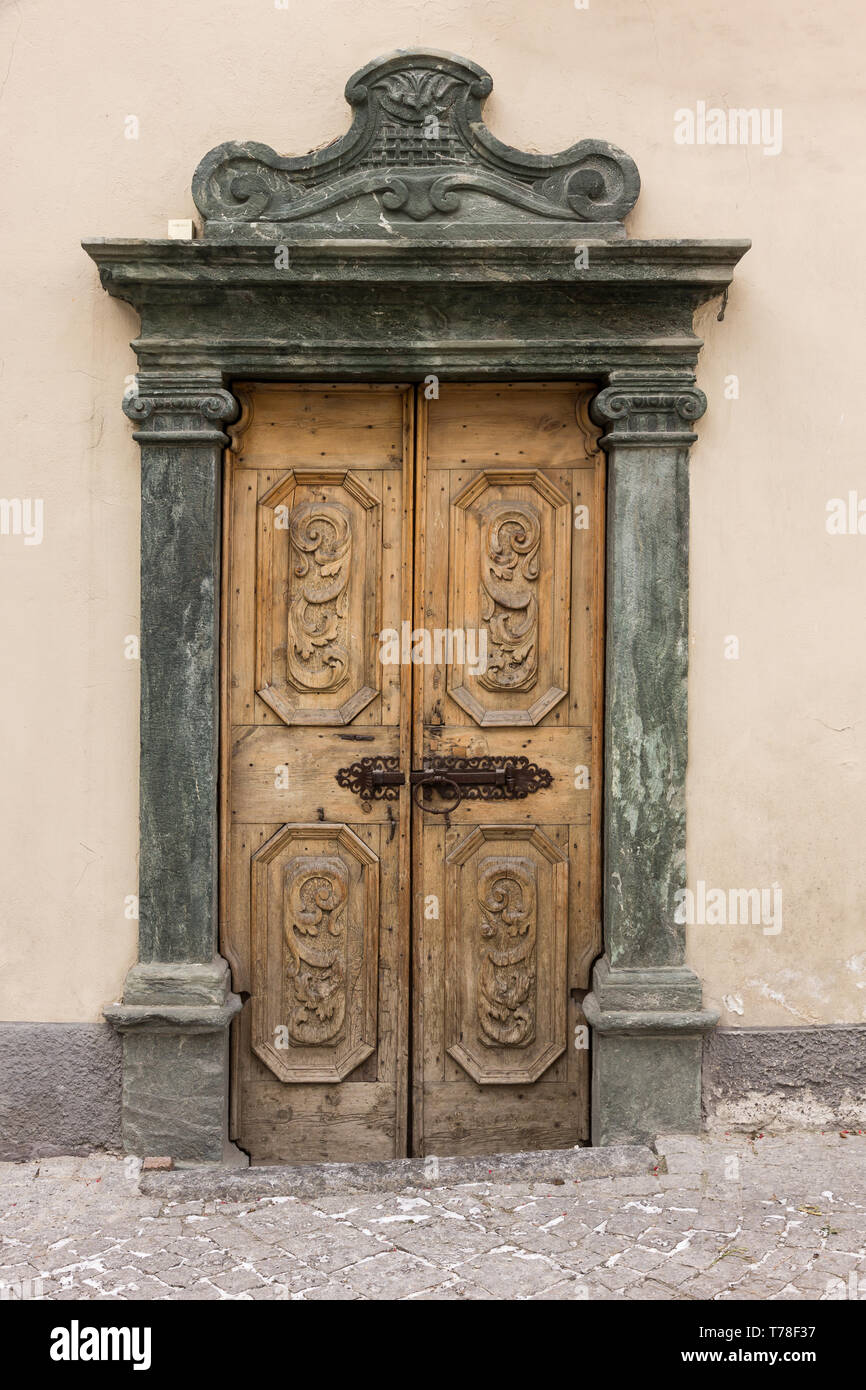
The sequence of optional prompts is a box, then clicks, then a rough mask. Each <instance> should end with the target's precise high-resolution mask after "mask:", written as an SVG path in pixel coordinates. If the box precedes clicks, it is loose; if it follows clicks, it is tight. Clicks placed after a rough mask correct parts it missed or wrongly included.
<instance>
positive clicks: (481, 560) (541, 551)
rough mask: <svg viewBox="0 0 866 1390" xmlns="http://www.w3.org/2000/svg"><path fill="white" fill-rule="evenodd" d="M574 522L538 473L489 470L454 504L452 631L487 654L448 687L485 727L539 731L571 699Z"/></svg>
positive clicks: (454, 675) (460, 670)
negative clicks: (472, 639)
mask: <svg viewBox="0 0 866 1390" xmlns="http://www.w3.org/2000/svg"><path fill="white" fill-rule="evenodd" d="M571 518H572V513H571V503H570V501H569V499H568V498H567V497H566V496H565V495H564V493H562V492H560V490H559V488H557V487H556V486H555V485H554V484H553V483H552V482H551V481H550V480H549V479H548V478H546V477H545V476H544V474H543V473H541V472H539V471H538V470H535V469H525V468H524V469H521V468H497V469H485V470H484V471H483V472H481V473H478V474H476V476H475V477H474V478H473V479H472V480H471V481H470V482H469V483H468V484H467V485H466V487H465V488H463V489H462V491H461V492H460V493H458V495H457V496H456V497H455V498H454V500H453V502H452V507H451V561H450V574H449V596H448V626H449V628H451V630H452V631H453V630H455V629H457V630H460V629H462V630H463V631H466V632H469V631H477V632H478V634H479V643H486V657H485V660H484V662H483V663H482V662H478V663H477V665H476V667H475V668H473V667H470V666H469V665H468V664H466V663H462V662H461V663H457V662H455V663H454V665H453V666H451V667H449V670H448V683H447V690H448V693H449V695H450V696H451V698H452V700H455V701H456V702H457V704H458V705H460V707H461V708H462V709H464V710H465V711H466V712H467V714H469V715H471V717H472V718H473V719H474V720H475V721H476V723H477V724H481V725H486V726H489V725H500V726H501V725H520V724H537V723H538V722H539V720H541V719H543V718H544V716H545V715H546V714H547V713H549V711H550V710H552V709H553V708H554V706H555V705H557V704H558V703H559V701H560V700H562V699H563V698H564V697H565V695H566V694H567V693H568V651H569V628H570V623H571V524H572V521H571ZM479 650H480V651H481V652H482V653H483V652H484V651H485V647H484V646H483V645H481V646H480V647H479Z"/></svg>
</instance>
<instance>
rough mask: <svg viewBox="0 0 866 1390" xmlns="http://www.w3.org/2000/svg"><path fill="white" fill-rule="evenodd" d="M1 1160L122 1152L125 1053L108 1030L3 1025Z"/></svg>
mask: <svg viewBox="0 0 866 1390" xmlns="http://www.w3.org/2000/svg"><path fill="white" fill-rule="evenodd" d="M0 1076H2V1078H3V1084H2V1088H0V1158H3V1159H24V1158H30V1157H40V1156H47V1155H51V1154H86V1153H91V1152H92V1151H93V1150H94V1149H107V1150H115V1151H116V1150H119V1149H120V1148H121V1133H120V1087H121V1047H120V1039H119V1038H118V1037H117V1035H116V1034H115V1033H114V1031H113V1029H111V1028H109V1027H108V1025H107V1024H104V1023H0Z"/></svg>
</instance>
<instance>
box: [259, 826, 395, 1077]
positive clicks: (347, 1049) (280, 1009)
mask: <svg viewBox="0 0 866 1390" xmlns="http://www.w3.org/2000/svg"><path fill="white" fill-rule="evenodd" d="M378 917H379V861H378V859H377V857H376V855H375V854H374V853H373V852H372V850H370V849H369V848H368V847H367V846H366V845H365V844H364V843H363V841H362V840H360V839H359V838H358V836H357V835H356V834H355V833H354V832H353V831H352V830H350V829H349V828H348V826H346V825H327V824H319V823H316V824H313V825H286V826H284V827H283V828H282V830H280V831H278V832H277V834H276V835H274V836H273V837H272V838H271V839H270V840H269V841H268V842H267V844H266V845H264V846H263V847H262V848H261V849H260V850H258V852H257V853H256V854H254V855H253V857H252V908H251V924H252V937H253V961H254V985H253V1048H254V1051H255V1052H256V1053H257V1055H258V1056H259V1057H260V1058H261V1059H262V1061H263V1062H265V1063H266V1065H267V1066H268V1067H269V1068H270V1069H271V1071H272V1072H273V1073H274V1074H275V1075H276V1076H278V1077H279V1078H280V1080H282V1081H341V1080H342V1079H343V1078H344V1077H345V1076H347V1075H348V1074H349V1072H350V1071H352V1070H354V1068H355V1067H357V1066H358V1065H359V1063H361V1062H362V1061H363V1060H364V1058H365V1057H368V1056H369V1055H370V1054H371V1053H372V1052H373V1051H374V1050H375V1046H376V985H377V973H378V971H377V960H378Z"/></svg>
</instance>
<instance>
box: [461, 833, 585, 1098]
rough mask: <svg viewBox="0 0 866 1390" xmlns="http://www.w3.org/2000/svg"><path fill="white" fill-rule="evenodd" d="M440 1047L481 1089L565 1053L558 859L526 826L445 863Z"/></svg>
mask: <svg viewBox="0 0 866 1390" xmlns="http://www.w3.org/2000/svg"><path fill="white" fill-rule="evenodd" d="M446 870H447V902H448V911H447V914H446V925H445V933H446V972H445V1016H446V1046H447V1050H448V1055H449V1056H450V1057H453V1058H454V1060H455V1062H458V1063H459V1064H460V1066H461V1067H463V1069H464V1070H465V1071H467V1072H468V1073H469V1075H470V1076H471V1077H472V1078H473V1080H475V1081H477V1082H479V1083H480V1084H481V1085H488V1086H489V1085H497V1084H498V1085H505V1084H520V1083H524V1084H528V1083H529V1082H532V1081H536V1080H537V1079H538V1077H539V1076H541V1074H542V1073H543V1072H544V1071H546V1070H547V1068H548V1067H549V1066H550V1065H551V1063H552V1062H554V1061H555V1060H556V1058H557V1057H559V1056H560V1054H561V1053H562V1052H563V1051H564V1050H565V1045H566V1009H567V999H566V983H567V975H566V951H567V940H566V933H567V917H568V913H567V903H568V860H567V858H566V856H565V855H564V854H563V853H562V851H561V850H560V849H559V848H558V847H557V846H556V845H555V844H554V843H553V841H552V840H550V839H549V838H548V837H547V835H545V834H544V832H543V831H541V830H539V829H538V827H537V826H534V825H522V826H508V825H481V826H476V828H475V829H474V830H473V831H472V832H471V833H470V834H469V835H467V836H466V838H465V839H463V840H461V842H460V843H459V844H458V845H457V846H456V847H455V848H454V849H453V850H452V852H451V853H450V854H449V855H448V857H447V860H446Z"/></svg>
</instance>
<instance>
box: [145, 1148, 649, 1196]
mask: <svg viewBox="0 0 866 1390" xmlns="http://www.w3.org/2000/svg"><path fill="white" fill-rule="evenodd" d="M656 1163H657V1159H656V1156H655V1155H654V1154H653V1153H652V1151H651V1150H650V1149H649V1148H646V1147H644V1146H641V1145H633V1146H628V1145H622V1146H620V1147H614V1148H608V1149H604V1150H597V1149H549V1150H544V1151H539V1152H537V1153H516V1154H494V1155H491V1156H489V1157H486V1158H485V1157H482V1158H401V1159H394V1160H391V1161H389V1162H383V1163H304V1164H295V1165H285V1166H283V1165H280V1166H276V1165H273V1166H268V1167H259V1168H247V1169H245V1170H244V1171H243V1172H236V1173H226V1172H213V1173H198V1172H195V1171H192V1170H191V1171H189V1172H186V1173H172V1174H160V1175H158V1176H157V1175H154V1176H149V1177H148V1178H146V1179H142V1191H143V1192H145V1191H146V1192H149V1193H151V1194H152V1195H153V1196H161V1197H165V1198H172V1199H174V1200H184V1199H185V1198H186V1197H192V1196H195V1197H199V1196H203V1197H205V1198H206V1199H207V1200H209V1201H210V1200H212V1199H213V1198H216V1197H222V1198H225V1199H226V1200H227V1201H243V1200H245V1199H248V1198H250V1197H261V1196H269V1195H270V1196H293V1197H299V1196H309V1195H310V1194H311V1193H323V1192H387V1191H390V1190H391V1189H393V1188H395V1187H407V1188H408V1187H420V1188H424V1189H425V1190H426V1189H430V1188H435V1187H450V1186H453V1185H454V1184H455V1183H460V1182H489V1181H495V1182H550V1181H551V1180H552V1179H558V1180H562V1181H564V1180H566V1179H568V1180H570V1181H577V1180H581V1179H586V1178H608V1177H615V1176H617V1175H627V1174H633V1173H648V1172H651V1171H652V1169H653V1168H654V1167H655V1165H656Z"/></svg>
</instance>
